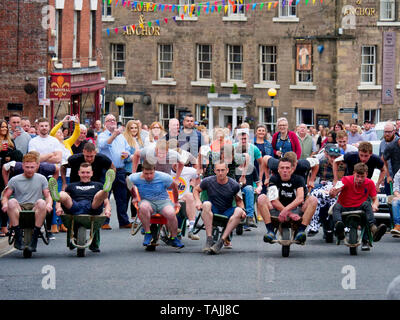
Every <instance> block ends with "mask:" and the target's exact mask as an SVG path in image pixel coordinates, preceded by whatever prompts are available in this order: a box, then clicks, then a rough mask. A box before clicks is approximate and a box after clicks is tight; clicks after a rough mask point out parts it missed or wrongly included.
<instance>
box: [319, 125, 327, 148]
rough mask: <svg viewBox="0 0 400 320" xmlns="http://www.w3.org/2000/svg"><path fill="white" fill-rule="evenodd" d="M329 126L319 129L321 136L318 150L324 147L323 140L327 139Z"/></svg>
mask: <svg viewBox="0 0 400 320" xmlns="http://www.w3.org/2000/svg"><path fill="white" fill-rule="evenodd" d="M328 131H329V130H328V128H324V127H322V129H321V130H320V131H319V136H318V139H317V148H318V150H321V148H322V142H323V141H324V140H325V139H326V137H327V135H328Z"/></svg>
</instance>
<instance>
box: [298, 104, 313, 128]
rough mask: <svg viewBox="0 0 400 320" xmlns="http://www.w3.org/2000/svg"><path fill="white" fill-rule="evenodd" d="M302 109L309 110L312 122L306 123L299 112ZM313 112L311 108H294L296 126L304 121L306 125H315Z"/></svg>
mask: <svg viewBox="0 0 400 320" xmlns="http://www.w3.org/2000/svg"><path fill="white" fill-rule="evenodd" d="M302 111H311V120H312V123H306V122H305V121H304V119H303V115H302V114H301V112H302ZM314 118H315V112H314V109H313V108H296V126H298V125H299V124H301V123H304V124H306V125H307V127H308V126H315V119H314Z"/></svg>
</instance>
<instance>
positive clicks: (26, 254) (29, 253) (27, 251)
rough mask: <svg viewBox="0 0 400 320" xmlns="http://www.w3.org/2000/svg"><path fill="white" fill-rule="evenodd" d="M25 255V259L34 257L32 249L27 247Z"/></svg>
mask: <svg viewBox="0 0 400 320" xmlns="http://www.w3.org/2000/svg"><path fill="white" fill-rule="evenodd" d="M23 255H24V258H25V259H29V258H31V257H32V251H30V250H28V249H27V248H25V249H24V252H23Z"/></svg>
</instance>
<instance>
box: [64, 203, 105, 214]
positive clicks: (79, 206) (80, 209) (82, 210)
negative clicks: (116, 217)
mask: <svg viewBox="0 0 400 320" xmlns="http://www.w3.org/2000/svg"><path fill="white" fill-rule="evenodd" d="M62 208H63V210H64V212H65V213H67V214H72V215H74V216H78V215H81V214H90V215H93V216H98V215H100V214H101V213H102V212H103V205H101V206H100V207H98V208H97V209H93V208H92V201H90V200H81V201H75V200H73V199H72V207H71V208H70V209H67V208H65V207H64V206H63V205H62Z"/></svg>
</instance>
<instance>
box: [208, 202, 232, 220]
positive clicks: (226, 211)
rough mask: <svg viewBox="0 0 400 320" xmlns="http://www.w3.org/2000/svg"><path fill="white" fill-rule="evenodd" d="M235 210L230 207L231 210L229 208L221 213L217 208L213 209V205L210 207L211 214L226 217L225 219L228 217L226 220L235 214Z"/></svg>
mask: <svg viewBox="0 0 400 320" xmlns="http://www.w3.org/2000/svg"><path fill="white" fill-rule="evenodd" d="M235 209H236V207H232V208H229V209H227V210H225V211H223V212H221V211H220V210H218V208H217V207H215V206H214V205H212V206H211V212H212V213H213V214H220V215H223V216H226V217H228V218H230V217H231V216H232V215H233V213H234V212H235Z"/></svg>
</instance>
